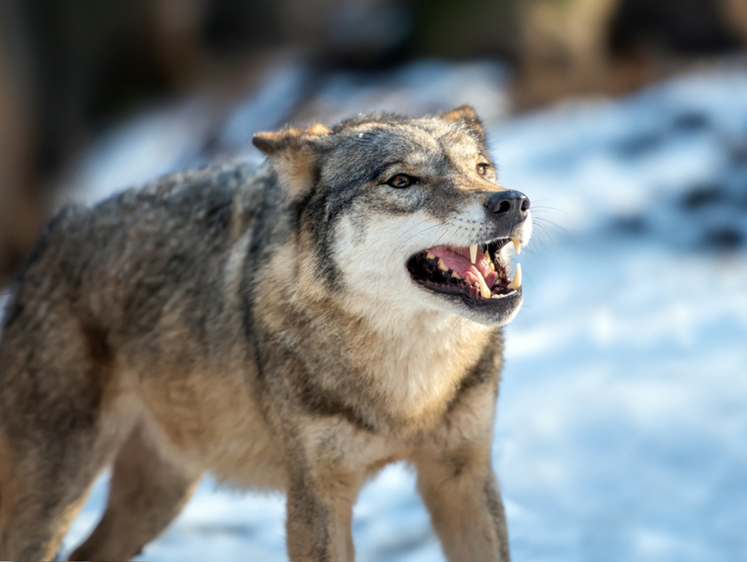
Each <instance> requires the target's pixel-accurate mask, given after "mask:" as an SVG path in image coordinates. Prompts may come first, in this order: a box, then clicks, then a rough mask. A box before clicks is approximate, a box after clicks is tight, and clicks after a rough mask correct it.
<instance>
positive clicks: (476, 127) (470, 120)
mask: <svg viewBox="0 0 747 562" xmlns="http://www.w3.org/2000/svg"><path fill="white" fill-rule="evenodd" d="M438 117H439V118H440V119H443V120H444V121H448V122H450V123H454V124H456V125H463V126H466V127H468V128H469V129H470V130H472V131H474V132H475V134H476V135H477V137H478V138H479V139H480V140H481V141H482V142H485V129H484V128H483V126H482V121H480V118H479V117H478V116H477V112H476V111H475V108H474V107H472V106H471V105H460V106H459V107H457V108H456V109H452V110H451V111H447V112H446V113H442V114H441V115H439V116H438Z"/></svg>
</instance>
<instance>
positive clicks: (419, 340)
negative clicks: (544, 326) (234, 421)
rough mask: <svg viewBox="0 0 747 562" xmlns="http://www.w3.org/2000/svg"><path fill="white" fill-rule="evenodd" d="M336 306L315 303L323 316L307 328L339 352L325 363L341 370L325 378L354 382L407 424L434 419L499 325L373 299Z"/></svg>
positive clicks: (425, 423) (420, 424)
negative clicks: (319, 322)
mask: <svg viewBox="0 0 747 562" xmlns="http://www.w3.org/2000/svg"><path fill="white" fill-rule="evenodd" d="M335 304H336V306H335ZM335 304H331V303H329V302H326V303H325V304H323V305H321V303H320V307H319V309H317V310H316V313H317V314H318V316H317V318H326V320H325V321H324V326H325V329H324V330H323V331H322V330H319V331H315V332H314V337H317V338H319V339H318V340H317V341H318V345H317V346H316V348H317V349H326V350H329V349H330V347H332V348H334V349H335V352H336V353H339V357H340V361H339V362H334V363H333V364H332V365H331V366H332V368H335V367H338V368H339V369H340V371H339V372H337V373H335V374H332V376H331V377H330V380H329V383H330V384H333V385H334V384H336V383H337V382H338V377H339V378H343V379H347V380H348V381H349V380H350V379H353V380H355V381H356V386H357V387H358V388H360V389H365V392H366V393H367V394H368V395H369V397H370V399H371V400H372V401H373V402H376V403H377V404H378V405H380V407H381V408H384V409H385V410H386V414H387V416H388V417H391V418H393V419H397V420H400V421H406V422H408V424H409V426H410V427H412V428H413V429H416V428H424V427H427V426H428V425H429V424H430V423H432V422H435V421H436V420H437V419H438V417H439V416H440V415H441V414H442V413H443V412H444V410H445V409H446V408H447V407H448V405H449V403H450V402H451V400H452V399H453V398H454V396H455V395H456V392H457V390H458V388H459V386H460V383H461V382H462V380H463V379H464V377H465V375H466V374H467V373H469V372H470V371H471V369H472V368H473V367H474V366H475V365H476V364H477V363H478V362H479V360H480V358H481V357H482V355H483V352H484V350H485V348H486V347H487V346H489V345H490V344H491V343H492V342H493V340H494V338H495V336H496V332H497V331H498V329H497V328H490V327H487V326H483V325H480V324H476V323H474V322H472V321H470V320H467V319H464V318H462V317H460V316H457V315H454V314H447V313H445V312H439V311H433V310H419V311H413V310H406V309H404V310H403V309H402V308H394V307H384V306H381V305H380V304H379V305H377V304H376V303H373V302H372V303H370V307H364V308H363V309H361V308H357V309H356V310H355V312H351V308H352V307H350V306H346V305H343V306H340V303H335ZM306 312H307V313H311V314H315V312H314V311H313V310H308V309H307V311H306ZM322 338H324V340H322ZM337 342H340V345H338V344H337ZM322 343H324V345H321V344H322ZM306 347H307V349H308V347H309V346H306Z"/></svg>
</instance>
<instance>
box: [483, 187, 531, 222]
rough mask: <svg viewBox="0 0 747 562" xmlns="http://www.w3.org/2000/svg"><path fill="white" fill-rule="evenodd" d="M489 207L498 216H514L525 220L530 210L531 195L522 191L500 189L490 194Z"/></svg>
mask: <svg viewBox="0 0 747 562" xmlns="http://www.w3.org/2000/svg"><path fill="white" fill-rule="evenodd" d="M487 207H488V210H489V211H490V212H491V213H493V214H494V215H495V216H497V217H500V218H504V217H509V216H514V217H515V218H516V219H520V220H523V219H525V218H526V215H527V211H528V210H529V197H527V196H526V195H524V194H523V193H521V192H520V191H514V190H511V191H498V192H497V193H493V195H491V196H490V199H488V203H487Z"/></svg>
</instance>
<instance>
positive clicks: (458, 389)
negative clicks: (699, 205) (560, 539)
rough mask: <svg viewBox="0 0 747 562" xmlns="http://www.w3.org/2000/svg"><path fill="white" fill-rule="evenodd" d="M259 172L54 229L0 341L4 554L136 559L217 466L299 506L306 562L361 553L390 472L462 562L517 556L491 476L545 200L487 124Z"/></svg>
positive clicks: (122, 202)
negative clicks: (67, 543)
mask: <svg viewBox="0 0 747 562" xmlns="http://www.w3.org/2000/svg"><path fill="white" fill-rule="evenodd" d="M253 143H254V145H255V146H257V147H258V148H259V149H260V150H261V151H262V152H263V153H264V154H265V155H266V158H265V161H264V163H263V164H262V165H261V166H259V167H258V169H256V170H254V169H252V168H251V167H249V166H247V165H245V164H236V163H232V164H224V165H220V166H215V167H206V168H203V169H200V170H192V171H186V172H180V173H176V174H173V175H170V176H167V177H165V178H162V179H159V180H157V181H155V182H153V183H151V184H149V185H146V186H144V187H141V188H137V189H129V190H126V191H123V192H121V193H119V194H117V195H114V196H112V197H111V198H109V199H108V200H105V201H103V202H101V203H99V204H97V205H95V206H93V207H92V208H79V207H74V206H71V207H68V208H65V209H63V210H62V211H60V212H59V213H58V214H57V215H56V216H55V217H54V218H53V219H52V220H51V222H50V223H49V224H48V226H47V227H46V230H45V231H44V233H43V235H42V236H41V238H40V239H39V241H38V242H37V244H36V247H35V248H34V250H33V252H32V255H31V256H30V257H29V258H28V260H27V262H26V264H25V267H24V269H23V271H22V273H21V275H20V276H19V278H18V279H17V281H16V283H15V285H14V288H13V292H12V296H11V298H10V300H9V303H8V305H7V310H6V314H5V320H4V324H3V332H2V343H1V344H0V559H3V560H22V561H26V560H51V559H52V558H53V557H54V556H55V553H56V552H57V550H58V548H59V546H60V543H61V541H62V539H63V536H64V534H65V532H66V530H67V528H68V526H69V525H70V523H71V521H72V519H73V518H74V517H75V515H76V513H77V512H78V510H79V509H80V507H81V505H82V504H83V502H84V501H85V498H86V495H87V493H88V491H89V489H90V487H91V485H92V482H93V481H94V480H95V478H96V476H97V475H98V474H99V473H100V472H101V471H102V470H103V469H105V468H106V467H108V466H112V474H111V487H110V491H109V497H108V503H107V507H106V510H105V513H104V514H103V517H102V519H101V521H100V523H99V524H98V526H97V527H96V528H95V530H94V531H93V533H92V534H91V536H90V537H89V538H88V539H87V540H86V541H85V542H84V543H83V544H82V545H81V546H80V547H79V548H77V550H75V551H74V552H73V553H72V556H71V560H127V559H130V558H132V557H133V556H135V555H136V554H137V553H138V552H140V551H141V549H142V548H143V546H144V545H145V544H147V543H148V542H149V541H151V540H152V539H153V538H155V537H156V536H157V535H158V534H159V533H160V532H161V531H162V530H163V529H164V528H165V527H166V526H167V525H168V524H169V522H170V521H171V520H172V519H173V518H174V517H175V516H176V515H177V514H178V513H179V511H180V509H181V508H182V507H183V505H184V504H185V502H186V501H187V499H188V498H189V496H190V493H191V492H192V490H193V489H194V487H195V484H196V483H197V482H198V481H199V480H200V478H201V477H202V475H203V474H204V473H205V472H206V471H210V472H212V473H213V474H214V475H215V476H216V477H217V478H218V479H219V480H222V481H228V482H231V483H232V484H233V485H235V486H239V487H243V488H254V489H268V490H282V491H284V492H286V494H287V524H286V530H287V551H288V556H289V558H290V559H291V560H293V561H298V562H306V561H309V562H311V561H313V562H322V561H327V562H341V561H348V562H349V561H353V560H354V556H355V554H354V548H353V541H352V538H351V518H352V508H353V504H354V503H355V500H356V496H357V494H358V492H359V490H360V489H361V487H362V486H363V484H364V483H365V482H366V481H367V480H369V479H370V478H372V477H373V476H374V475H375V474H376V473H377V472H378V471H379V470H380V469H381V468H382V467H384V466H385V465H387V464H388V463H392V462H395V461H405V462H407V463H409V464H410V465H411V466H413V467H414V469H415V470H416V472H417V486H418V490H419V492H420V494H421V495H422V498H423V500H424V503H425V505H426V506H427V508H428V510H429V512H430V514H431V519H432V524H433V527H434V529H435V531H436V533H437V534H438V536H439V537H440V540H441V543H442V545H443V550H444V552H445V555H446V557H447V558H448V559H449V560H451V561H453V562H467V561H502V562H505V561H508V560H509V546H508V538H507V531H506V520H505V515H504V509H503V504H502V501H501V496H500V493H499V487H498V483H497V480H496V477H495V475H494V472H493V469H492V467H491V442H492V436H493V424H494V417H495V409H496V399H497V392H498V383H499V378H500V372H501V368H502V353H503V340H502V335H501V327H502V326H503V325H505V324H506V323H507V322H509V321H510V320H511V319H512V318H513V317H514V316H515V315H516V313H517V311H518V310H519V307H520V305H521V302H522V287H521V270H520V268H519V266H518V264H517V266H516V273H515V274H514V275H513V276H511V275H510V273H509V271H510V269H511V266H510V261H511V260H512V255H513V252H519V251H520V249H521V247H522V246H524V245H526V244H527V242H528V241H529V239H530V236H531V224H532V220H531V213H530V211H529V199H528V198H527V197H526V196H525V195H523V194H522V193H520V192H518V191H514V190H509V189H506V188H504V187H502V186H501V185H500V184H499V182H498V179H497V175H496V168H495V164H494V163H493V161H492V160H491V157H490V153H489V151H488V147H487V144H486V137H485V131H484V128H483V126H482V124H481V122H480V120H479V118H478V116H477V114H476V113H475V110H474V109H473V108H472V107H470V106H462V107H459V108H457V109H454V110H452V111H449V112H446V113H443V114H440V115H435V116H430V117H424V118H417V119H410V118H405V117H402V116H397V115H388V114H387V115H373V116H359V117H356V118H352V119H349V120H347V121H344V122H342V123H340V124H338V125H336V126H333V127H331V128H328V127H326V126H324V125H321V124H317V125H314V126H310V127H298V128H286V129H284V130H281V131H275V132H262V133H257V134H256V135H255V136H254V139H253Z"/></svg>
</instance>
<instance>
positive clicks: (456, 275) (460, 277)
mask: <svg viewBox="0 0 747 562" xmlns="http://www.w3.org/2000/svg"><path fill="white" fill-rule="evenodd" d="M451 276H452V277H453V278H454V279H459V280H461V279H462V276H461V275H459V274H458V273H457V272H456V271H452V272H451Z"/></svg>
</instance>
